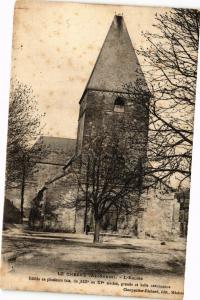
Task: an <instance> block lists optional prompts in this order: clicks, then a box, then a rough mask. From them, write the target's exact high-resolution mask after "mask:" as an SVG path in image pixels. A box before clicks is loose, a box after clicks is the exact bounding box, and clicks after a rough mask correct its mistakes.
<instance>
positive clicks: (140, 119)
mask: <svg viewBox="0 0 200 300" xmlns="http://www.w3.org/2000/svg"><path fill="white" fill-rule="evenodd" d="M138 80H142V82H143V84H144V89H145V90H148V87H147V85H146V83H145V79H144V75H143V73H142V70H141V67H140V64H139V61H138V58H137V56H136V53H135V50H134V48H133V45H132V42H131V39H130V36H129V34H128V31H127V28H126V25H125V22H124V19H123V17H122V16H120V15H116V16H115V17H114V20H113V22H112V24H111V26H110V29H109V31H108V34H107V36H106V39H105V41H104V44H103V46H102V48H101V51H100V54H99V56H98V58H97V61H96V64H95V66H94V68H93V71H92V73H91V76H90V78H89V81H88V83H87V85H86V88H85V91H84V93H83V95H82V97H81V99H80V102H79V103H80V112H79V120H78V134H77V149H76V153H77V155H79V154H80V153H81V151H82V148H83V147H84V144H85V143H87V142H88V139H90V137H91V134H92V133H93V134H94V133H95V134H98V132H102V129H103V128H104V129H105V128H106V130H108V131H109V128H111V127H113V125H114V128H115V129H116V130H117V128H122V127H123V126H124V120H126V121H129V125H130V126H128V127H129V129H130V130H132V129H133V127H132V126H131V125H134V128H135V127H136V125H137V131H138V134H137V139H138V140H139V143H140V144H141V143H142V142H143V141H145V140H146V136H147V130H148V116H147V113H146V112H145V110H144V109H142V108H141V107H138V103H135V104H134V103H133V101H132V100H131V99H130V97H129V95H128V94H127V92H126V90H125V88H124V85H127V84H132V86H135V85H136V84H137V81H138ZM131 127H132V128H131ZM125 130H126V131H127V126H126V129H125ZM119 132H122V130H119ZM123 134H124V133H123ZM137 144H138V141H135V148H137ZM140 146H141V145H140ZM143 146H144V145H143ZM143 146H142V148H143V149H144V147H143ZM145 148H146V147H145Z"/></svg>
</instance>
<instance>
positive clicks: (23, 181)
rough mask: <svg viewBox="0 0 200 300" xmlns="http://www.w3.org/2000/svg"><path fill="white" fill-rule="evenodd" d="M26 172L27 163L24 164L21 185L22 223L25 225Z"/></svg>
mask: <svg viewBox="0 0 200 300" xmlns="http://www.w3.org/2000/svg"><path fill="white" fill-rule="evenodd" d="M25 172H26V165H25V162H23V170H22V183H21V211H20V214H21V223H22V224H23V218H24V190H25V176H26V174H25Z"/></svg>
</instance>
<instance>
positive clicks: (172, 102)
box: [125, 9, 199, 188]
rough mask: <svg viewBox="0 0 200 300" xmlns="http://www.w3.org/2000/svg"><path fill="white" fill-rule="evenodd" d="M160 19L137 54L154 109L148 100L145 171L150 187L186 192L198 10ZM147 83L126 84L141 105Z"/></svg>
mask: <svg viewBox="0 0 200 300" xmlns="http://www.w3.org/2000/svg"><path fill="white" fill-rule="evenodd" d="M155 19H156V23H155V25H154V29H153V33H151V32H146V33H144V37H145V38H146V41H147V43H146V45H148V46H147V47H146V45H145V47H143V48H141V49H140V50H138V53H139V55H141V56H142V57H143V58H144V60H145V64H144V69H145V70H146V72H145V73H146V74H145V75H146V79H147V81H148V85H149V88H150V93H151V101H150V105H149V104H148V105H147V103H146V102H145V101H143V104H144V105H145V108H146V110H147V111H148V112H149V136H148V140H149V141H148V160H147V162H146V170H145V172H146V176H147V177H148V178H151V179H150V183H151V184H152V183H158V182H160V183H162V184H164V185H165V186H171V187H172V186H173V185H174V183H176V187H178V188H181V187H184V185H187V184H188V181H189V180H190V174H191V159H192V142H193V118H194V106H195V92H196V79H197V56H198V43H199V11H197V10H188V9H187V10H185V9H173V10H171V11H170V12H167V13H165V14H161V15H156V16H155ZM143 84H144V83H143V82H142V81H141V80H138V82H137V84H136V85H134V86H133V85H132V84H126V85H125V90H126V91H127V92H128V94H129V96H130V97H131V98H132V99H133V100H134V101H136V102H137V101H141V99H145V98H146V96H147V95H146V91H143Z"/></svg>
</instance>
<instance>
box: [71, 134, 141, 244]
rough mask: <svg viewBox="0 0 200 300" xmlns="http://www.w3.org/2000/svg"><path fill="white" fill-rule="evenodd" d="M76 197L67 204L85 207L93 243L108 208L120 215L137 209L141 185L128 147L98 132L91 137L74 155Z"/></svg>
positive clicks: (97, 239)
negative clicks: (90, 214)
mask: <svg viewBox="0 0 200 300" xmlns="http://www.w3.org/2000/svg"><path fill="white" fill-rule="evenodd" d="M74 171H75V174H76V178H77V182H78V188H79V196H78V198H76V199H75V200H74V201H72V202H71V203H70V204H69V205H68V206H69V207H76V209H77V210H79V209H85V222H84V223H85V225H86V223H87V221H86V218H87V215H88V212H89V211H90V213H92V215H93V219H94V242H99V236H100V230H101V222H102V220H103V217H104V216H105V215H106V214H107V213H108V211H109V210H110V209H111V208H114V209H116V211H117V212H118V214H119V213H123V214H131V213H134V211H136V210H137V201H138V195H139V193H140V187H141V166H140V160H138V159H137V158H135V160H133V159H132V161H130V159H129V156H128V150H127V148H126V147H124V146H123V143H120V142H119V140H118V139H117V138H116V136H114V137H109V136H108V135H105V134H103V133H102V134H101V135H98V136H97V137H96V138H92V139H91V141H90V143H88V144H87V145H86V146H85V149H84V151H83V152H82V154H81V156H79V158H77V163H76V168H75V167H74Z"/></svg>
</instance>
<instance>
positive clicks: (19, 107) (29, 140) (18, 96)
mask: <svg viewBox="0 0 200 300" xmlns="http://www.w3.org/2000/svg"><path fill="white" fill-rule="evenodd" d="M41 118H42V115H41V114H40V113H39V111H38V109H37V101H36V99H35V96H34V95H33V91H32V89H31V87H30V86H28V85H26V84H22V83H20V82H19V81H17V80H13V81H11V89H10V104H9V118H8V139H7V165H6V188H7V189H11V188H20V189H21V219H22V220H23V205H24V189H25V180H27V179H28V178H29V177H30V176H31V175H32V172H33V170H34V165H35V163H34V157H37V156H41V151H42V150H43V149H42V146H41V147H33V144H34V142H35V141H36V139H37V138H38V136H39V135H40V133H41V128H42V127H41Z"/></svg>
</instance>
